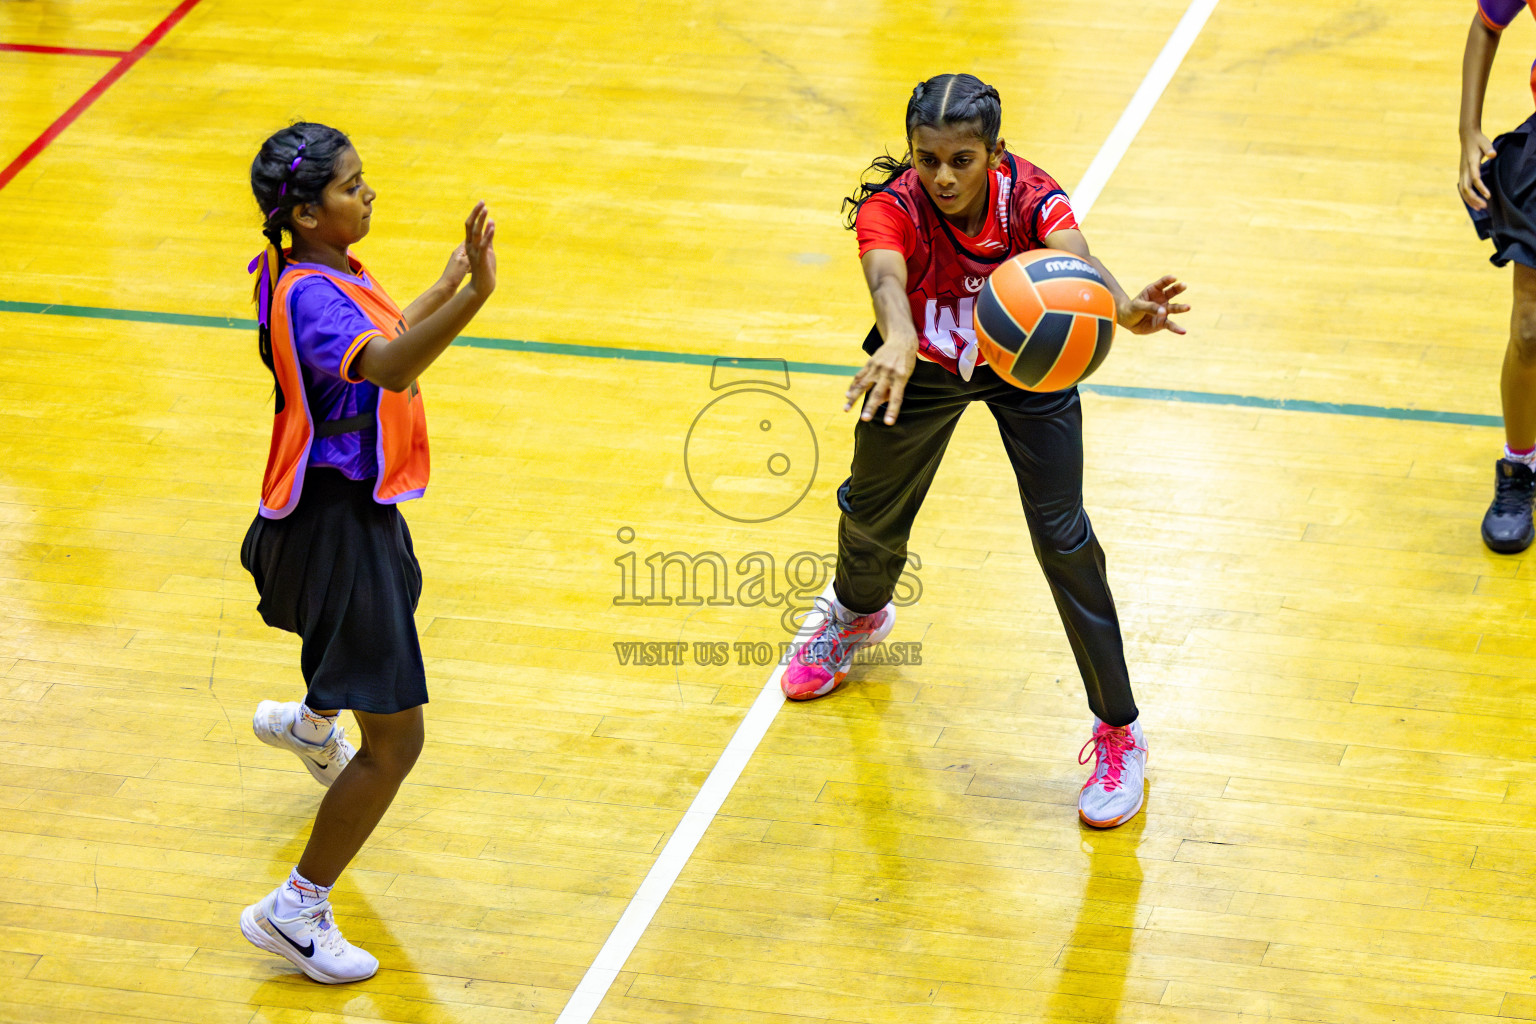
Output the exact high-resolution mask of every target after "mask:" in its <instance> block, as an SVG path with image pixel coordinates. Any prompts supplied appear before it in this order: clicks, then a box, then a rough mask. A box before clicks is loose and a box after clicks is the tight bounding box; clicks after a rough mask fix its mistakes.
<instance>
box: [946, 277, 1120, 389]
mask: <svg viewBox="0 0 1536 1024" xmlns="http://www.w3.org/2000/svg"><path fill="white" fill-rule="evenodd" d="M975 318H976V341H977V344H978V345H979V346H980V348H981V351H982V354H983V355H984V356H986V358H987V363H988V364H989V365H990V366H991V367H992V369H993V370H995V371H997V374H998V376H1000V377H1002V378H1003V379H1004V380H1006V381H1008V382H1009V383H1010V384H1014V385H1016V386H1018V387H1021V388H1023V389H1024V390H1026V391H1061V390H1064V389H1066V388H1069V387H1071V386H1072V385H1074V384H1076V383H1077V382H1078V381H1080V380H1082V379H1083V378H1085V377H1087V376H1088V375H1089V374H1091V373H1093V371H1094V370H1097V369H1098V368H1099V364H1100V363H1102V362H1103V361H1104V357H1105V356H1107V355H1109V346H1110V342H1111V341H1112V340H1113V339H1114V336H1115V299H1114V296H1113V295H1111V294H1110V291H1109V288H1108V287H1107V286H1105V284H1104V278H1103V276H1102V275H1101V274H1100V273H1099V272H1098V271H1097V270H1095V269H1094V268H1093V266H1092V265H1091V264H1089V263H1088V262H1087V261H1086V260H1084V259H1082V258H1081V257H1078V256H1075V255H1073V254H1072V253H1069V252H1062V251H1060V250H1058V249H1034V250H1032V251H1030V252H1026V253H1022V254H1021V255H1018V256H1015V257H1014V258H1013V259H1011V260H1008V261H1007V262H1006V263H1004V264H1003V265H1002V266H1000V267H998V268H997V269H996V270H995V271H993V272H992V275H991V276H990V277H988V278H987V283H986V284H985V285H983V286H982V289H981V294H980V295H978V296H977V297H976V314H975Z"/></svg>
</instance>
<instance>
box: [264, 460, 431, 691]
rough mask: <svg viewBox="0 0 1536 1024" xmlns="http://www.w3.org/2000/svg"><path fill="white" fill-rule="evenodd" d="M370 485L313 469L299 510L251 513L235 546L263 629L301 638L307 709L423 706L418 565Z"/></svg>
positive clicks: (390, 510)
mask: <svg viewBox="0 0 1536 1024" xmlns="http://www.w3.org/2000/svg"><path fill="white" fill-rule="evenodd" d="M373 483H374V482H373V481H372V480H348V479H347V478H346V477H345V476H343V475H342V474H341V473H339V472H337V471H336V470H334V469H316V468H311V469H310V470H309V471H308V472H307V473H306V474H305V479H304V491H303V494H302V496H301V497H300V499H299V504H298V507H296V508H295V509H294V510H293V511H292V512H290V513H289V514H288V516H287V517H286V518H283V519H267V518H265V517H263V516H259V515H258V516H257V517H256V521H255V522H253V523H252V524H251V528H250V530H248V531H247V532H246V535H245V543H244V544H243V545H242V546H241V548H240V564H242V565H244V566H245V568H246V571H247V572H249V573H250V574H251V577H252V578H253V579H254V580H255V581H256V592H257V593H258V594H260V595H261V602H260V604H258V605H257V609H258V610H259V611H260V612H261V617H262V619H263V620H265V622H266V623H267V625H269V626H275V627H277V628H278V629H286V630H288V631H289V632H290V633H297V634H299V636H300V637H301V638H302V639H303V648H302V651H301V653H300V655H299V667H300V669H301V670H302V671H303V673H304V681H305V683H307V684H308V685H309V694H308V696H306V697H305V703H307V704H308V705H309V706H310V707H312V708H317V709H319V710H322V711H332V710H338V709H341V708H350V709H352V710H354V711H367V712H372V713H373V714H378V715H389V714H394V713H395V712H397V711H405V710H407V709H408V708H414V707H416V706H418V705H420V704H425V703H426V702H427V673H426V668H425V666H423V664H422V660H421V642H420V641H419V640H418V639H417V636H416V620H415V617H414V614H413V613H414V612H415V610H416V602H417V601H418V600H419V599H420V598H421V566H420V565H419V564H418V563H417V561H416V553H415V551H414V549H413V548H412V547H411V532H410V530H408V529H407V528H406V525H405V518H404V517H403V516H402V515H401V514H400V510H399V509H398V508H397V507H396V506H394V505H381V504H379V503H378V502H376V501H374V500H373Z"/></svg>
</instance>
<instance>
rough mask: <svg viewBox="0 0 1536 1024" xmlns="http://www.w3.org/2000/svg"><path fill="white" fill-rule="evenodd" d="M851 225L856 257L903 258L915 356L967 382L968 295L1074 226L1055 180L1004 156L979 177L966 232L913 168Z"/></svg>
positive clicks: (972, 297)
mask: <svg viewBox="0 0 1536 1024" xmlns="http://www.w3.org/2000/svg"><path fill="white" fill-rule="evenodd" d="M854 226H855V229H856V230H857V233H858V237H859V255H860V257H862V256H863V255H864V254H865V253H866V252H869V251H870V250H871V249H893V250H895V251H897V252H900V253H901V254H902V255H903V256H905V257H906V260H907V299H908V301H909V302H910V303H911V304H912V323H913V326H914V327H916V328H917V338H918V355H919V356H920V357H922V358H925V359H929V360H931V361H933V362H935V363H938V364H939V365H940V366H942V367H944V368H945V369H946V370H948V371H950V372H951V373H957V374H959V375H960V376H961V377H964V378H965V379H967V380H969V379H970V377H971V371H972V369H973V368H974V367H975V366H976V364H977V363H980V362H984V361H985V360H983V359H982V358H981V354H980V352H979V350H978V349H977V347H976V331H975V327H974V326H973V322H972V318H973V315H974V312H975V308H976V293H977V292H979V291H981V286H982V285H983V284H984V283H985V282H986V280H987V278H988V277H989V276H990V275H991V273H992V271H994V270H996V269H997V268H998V266H999V265H1001V264H1002V263H1003V262H1004V261H1005V260H1007V259H1009V258H1010V257H1013V256H1017V255H1018V254H1019V253H1021V252H1027V251H1028V250H1030V249H1043V248H1045V242H1044V238H1045V236H1047V235H1049V234H1050V233H1051V232H1053V231H1061V230H1064V229H1068V228H1076V227H1077V219H1076V218H1075V217H1074V216H1073V214H1072V206H1071V204H1070V203H1069V202H1068V200H1067V194H1066V192H1065V191H1063V190H1062V187H1061V186H1060V185H1058V184H1057V183H1056V179H1054V178H1052V177H1051V176H1050V175H1049V174H1046V173H1045V172H1044V171H1042V170H1041V169H1040V168H1038V167H1036V166H1035V165H1034V164H1032V163H1030V162H1029V161H1028V160H1021V159H1019V158H1018V157H1016V156H1014V155H1012V154H1007V155H1005V156H1004V157H1003V161H1002V163H1001V164H1000V165H999V166H998V168H997V169H996V170H994V171H989V172H988V174H987V220H986V223H985V224H984V225H983V226H982V229H981V231H980V232H979V233H978V234H977V235H975V236H974V237H972V236H968V235H965V234H963V233H961V232H960V231H958V230H957V229H956V228H955V227H954V225H952V224H950V223H949V222H948V221H947V220H945V219H944V217H943V215H942V214H940V213H939V209H938V207H937V206H935V205H934V202H933V200H932V199H930V198H929V196H928V193H927V191H926V190H925V189H924V188H923V183H922V181H921V179H919V177H918V174H917V171H916V170H908V171H907V172H906V173H904V174H902V175H901V176H899V177H898V178H897V179H896V180H895V181H893V182H891V183H890V184H889V185H887V186H886V187H885V188H884V189H883V190H882V191H880V192H878V193H876V194H875V195H872V196H870V197H869V198H868V199H867V200H865V202H864V205H863V206H861V207H859V213H858V217H857V218H856V219H855V222H854ZM880 340H881V339H880V337H879V334H878V332H871V334H870V338H869V339H867V340H866V341H865V349H866V351H870V352H873V351H874V348H876V347H878V346H879V344H880ZM871 342H873V347H872V346H871Z"/></svg>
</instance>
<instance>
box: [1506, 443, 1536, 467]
mask: <svg viewBox="0 0 1536 1024" xmlns="http://www.w3.org/2000/svg"><path fill="white" fill-rule="evenodd" d="M1504 457H1505V458H1506V459H1508V460H1509V461H1510V462H1520V463H1524V464H1525V465H1527V466H1530V467H1531V468H1533V469H1536V447H1533V448H1525V449H1518V448H1511V447H1510V446H1509V445H1507V444H1506V445H1505V446H1504Z"/></svg>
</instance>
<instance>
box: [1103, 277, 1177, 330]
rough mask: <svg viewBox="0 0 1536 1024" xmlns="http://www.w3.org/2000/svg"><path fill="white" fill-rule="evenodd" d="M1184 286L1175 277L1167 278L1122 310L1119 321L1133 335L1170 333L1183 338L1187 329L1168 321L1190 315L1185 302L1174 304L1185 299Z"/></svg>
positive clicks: (1146, 289) (1144, 291) (1144, 290)
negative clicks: (1177, 298)
mask: <svg viewBox="0 0 1536 1024" xmlns="http://www.w3.org/2000/svg"><path fill="white" fill-rule="evenodd" d="M1184 288H1185V285H1184V283H1183V282H1182V281H1180V280H1179V279H1178V278H1177V277H1175V276H1174V275H1173V274H1164V275H1163V276H1162V277H1160V278H1158V279H1157V280H1156V281H1153V282H1152V283H1151V284H1149V285H1147V286H1146V287H1145V288H1143V289H1142V290H1141V294H1140V295H1138V296H1136V297H1135V298H1134V299H1132V300H1131V301H1130V302H1128V303H1126V304H1125V306H1124V307H1123V308H1121V309H1120V310H1119V313H1118V316H1116V318H1115V319H1116V320H1118V321H1119V322H1120V326H1121V327H1124V328H1125V329H1126V330H1128V331H1130V332H1131V333H1132V334H1153V333H1155V332H1157V331H1163V330H1168V331H1172V332H1173V333H1174V334H1183V333H1185V332H1184V328H1182V327H1180V326H1179V325H1178V324H1176V323H1174V322H1173V321H1172V320H1170V319H1168V318H1169V317H1170V316H1172V315H1173V314H1174V313H1188V312H1189V307H1188V306H1187V305H1185V304H1184V303H1182V302H1173V301H1171V300H1172V299H1173V298H1174V297H1175V296H1177V295H1182V294H1183V292H1184Z"/></svg>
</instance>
